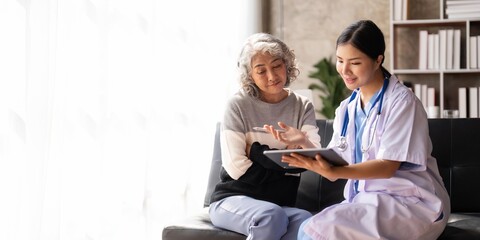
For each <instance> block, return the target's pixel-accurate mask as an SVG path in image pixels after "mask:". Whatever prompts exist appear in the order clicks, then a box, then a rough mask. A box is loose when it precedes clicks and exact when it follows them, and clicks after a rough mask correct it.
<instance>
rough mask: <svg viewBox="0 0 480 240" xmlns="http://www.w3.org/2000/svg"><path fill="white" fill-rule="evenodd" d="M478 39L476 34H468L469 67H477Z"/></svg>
mask: <svg viewBox="0 0 480 240" xmlns="http://www.w3.org/2000/svg"><path fill="white" fill-rule="evenodd" d="M477 48H478V40H477V37H476V36H470V68H472V69H476V68H478V56H477V55H478V49H477Z"/></svg>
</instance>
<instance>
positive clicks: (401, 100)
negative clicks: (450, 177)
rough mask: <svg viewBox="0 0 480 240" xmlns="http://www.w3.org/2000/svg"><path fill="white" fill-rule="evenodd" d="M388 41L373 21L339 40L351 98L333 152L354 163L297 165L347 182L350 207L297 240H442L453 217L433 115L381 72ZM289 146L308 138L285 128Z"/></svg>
mask: <svg viewBox="0 0 480 240" xmlns="http://www.w3.org/2000/svg"><path fill="white" fill-rule="evenodd" d="M384 52H385V40H384V36H383V33H382V32H381V30H380V29H379V28H378V27H377V26H376V25H375V23H373V22H372V21H370V20H362V21H358V22H355V23H353V24H351V25H350V26H348V27H347V28H346V29H345V30H344V31H343V32H342V33H341V35H340V36H339V37H338V39H337V48H336V56H337V64H336V66H337V71H338V73H339V74H340V75H341V76H342V78H343V81H344V82H345V85H346V86H347V87H348V88H349V89H350V90H352V95H351V96H350V97H349V98H347V99H345V100H344V101H343V102H342V103H341V104H340V106H339V107H338V108H337V109H336V113H335V119H334V123H333V129H334V133H333V137H332V140H331V142H330V143H329V145H328V147H330V148H334V149H335V150H336V151H337V152H338V153H339V154H340V155H341V156H342V157H343V158H344V159H345V160H347V161H348V162H349V163H350V164H349V165H348V166H344V167H334V166H331V165H329V164H328V163H327V162H326V161H324V160H323V159H322V157H321V156H320V155H317V156H316V157H315V159H313V158H309V157H305V156H302V155H299V154H291V155H290V156H284V157H283V161H284V162H287V163H289V165H291V166H295V167H301V168H305V169H308V170H310V171H313V172H316V173H318V174H320V175H322V176H323V177H325V178H327V179H329V180H330V181H335V180H337V179H348V181H347V184H346V185H345V189H344V197H345V200H344V201H343V202H341V203H339V204H336V205H333V206H330V207H328V208H326V209H324V210H322V211H321V212H319V213H318V214H316V215H314V216H313V217H311V218H309V219H307V220H305V221H304V222H303V224H302V225H301V227H300V230H299V233H298V239H437V237H438V236H439V235H440V234H441V233H442V231H443V230H444V228H445V226H446V224H447V220H448V217H449V215H450V199H449V196H448V193H447V191H446V189H445V187H444V185H443V182H442V179H441V177H440V174H439V171H438V167H437V162H436V159H435V158H434V157H432V156H431V152H432V143H431V140H430V138H429V133H428V121H427V114H426V112H425V110H424V107H423V105H422V103H421V102H420V101H419V99H418V98H416V97H415V95H414V93H413V92H412V91H410V90H409V89H408V88H407V87H405V86H404V85H403V84H402V83H401V82H399V80H398V79H397V78H396V77H395V76H394V75H391V74H390V73H389V72H388V71H387V70H386V69H385V68H384V67H383V66H382V64H383V61H384V58H385V56H384ZM278 125H279V126H280V127H281V128H283V129H285V130H286V132H284V133H281V132H279V131H276V130H274V129H273V126H271V125H269V126H265V127H266V128H268V129H269V130H270V132H271V133H272V134H273V135H274V137H275V138H276V139H277V140H280V141H281V142H283V143H285V144H301V143H302V141H304V140H305V141H306V139H305V137H302V136H304V134H303V133H302V132H301V131H299V130H297V129H295V128H293V127H290V126H287V125H286V124H284V123H282V122H279V123H278Z"/></svg>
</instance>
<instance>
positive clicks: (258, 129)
mask: <svg viewBox="0 0 480 240" xmlns="http://www.w3.org/2000/svg"><path fill="white" fill-rule="evenodd" d="M253 130H255V131H260V132H268V131H267V129H265V128H263V127H253ZM275 130H277V131H279V132H285V130H283V129H275Z"/></svg>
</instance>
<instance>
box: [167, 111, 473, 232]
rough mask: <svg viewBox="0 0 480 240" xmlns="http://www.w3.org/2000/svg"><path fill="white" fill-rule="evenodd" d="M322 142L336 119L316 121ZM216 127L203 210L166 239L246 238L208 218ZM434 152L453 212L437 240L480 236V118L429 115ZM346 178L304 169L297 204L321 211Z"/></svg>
mask: <svg viewBox="0 0 480 240" xmlns="http://www.w3.org/2000/svg"><path fill="white" fill-rule="evenodd" d="M317 125H318V127H319V133H320V136H321V137H322V146H326V145H327V143H328V142H329V141H330V139H331V136H332V131H333V130H332V121H331V120H317ZM218 127H219V125H217V133H216V134H215V146H214V151H213V159H212V164H211V169H210V175H209V182H208V187H207V191H206V194H205V201H204V206H205V208H204V209H203V212H201V213H199V214H197V215H195V216H191V217H190V218H188V219H184V221H180V222H176V223H172V224H171V225H168V226H165V227H164V229H163V233H162V239H163V240H189V239H192V240H202V239H205V240H230V239H231V240H245V238H246V237H245V236H243V235H241V234H237V233H234V232H230V231H226V230H222V229H218V228H215V227H213V225H212V224H211V222H210V220H209V217H208V205H209V200H210V194H211V192H212V190H213V188H214V186H215V184H216V183H217V182H218V181H219V171H220V167H221V161H222V160H221V155H220V142H219V132H218V129H219V128H218ZM429 128H430V137H431V139H432V142H433V156H434V157H436V158H437V161H438V166H439V170H440V173H441V175H442V177H443V181H444V183H445V186H446V188H447V190H448V192H449V194H450V198H451V208H452V214H451V216H450V219H449V224H448V226H447V227H446V229H445V231H444V232H443V233H442V235H441V236H440V237H439V238H438V239H462V240H469V239H480V157H479V155H478V151H479V150H480V137H479V136H480V119H429ZM344 184H345V181H344V180H339V181H336V182H330V181H328V180H327V179H324V178H322V177H321V176H319V175H317V174H315V173H312V172H309V171H306V172H304V173H302V177H301V181H300V188H299V192H298V196H297V203H296V205H297V207H300V208H304V209H307V210H309V211H311V212H314V213H315V212H318V211H320V210H322V209H323V208H325V207H327V206H330V205H332V204H334V203H337V202H340V201H342V200H343V186H344Z"/></svg>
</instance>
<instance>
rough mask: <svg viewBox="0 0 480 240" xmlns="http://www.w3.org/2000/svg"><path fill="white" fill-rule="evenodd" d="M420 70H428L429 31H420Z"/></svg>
mask: <svg viewBox="0 0 480 240" xmlns="http://www.w3.org/2000/svg"><path fill="white" fill-rule="evenodd" d="M418 50H419V51H418V69H421V70H425V69H427V64H428V63H427V61H428V31H427V30H420V31H419V46H418Z"/></svg>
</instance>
